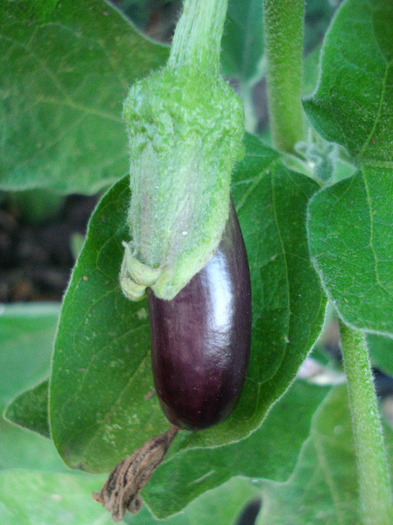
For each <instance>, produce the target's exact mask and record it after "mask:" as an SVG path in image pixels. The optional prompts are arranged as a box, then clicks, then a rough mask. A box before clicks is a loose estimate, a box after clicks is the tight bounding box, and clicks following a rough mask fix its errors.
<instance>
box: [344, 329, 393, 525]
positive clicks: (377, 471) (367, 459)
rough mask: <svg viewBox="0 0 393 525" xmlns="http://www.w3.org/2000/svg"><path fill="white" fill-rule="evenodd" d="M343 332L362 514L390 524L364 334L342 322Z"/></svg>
mask: <svg viewBox="0 0 393 525" xmlns="http://www.w3.org/2000/svg"><path fill="white" fill-rule="evenodd" d="M340 334H341V346H342V353H343V359H344V366H345V372H346V375H347V379H348V391H349V400H350V407H351V413H352V428H353V433H354V437H355V448H356V456H357V463H358V475H359V487H360V503H361V515H362V518H363V521H364V523H366V524H367V525H377V524H378V525H389V524H391V523H393V508H392V499H391V488H390V479H389V471H388V465H387V461H386V455H385V449H384V443H383V434H382V426H381V421H380V418H379V412H378V406H377V398H376V394H375V389H374V382H373V376H372V371H371V365H370V360H369V357H368V351H367V347H366V345H365V342H364V335H363V333H362V332H359V331H357V330H354V329H353V328H350V327H348V326H347V325H345V324H344V323H343V322H342V321H340Z"/></svg>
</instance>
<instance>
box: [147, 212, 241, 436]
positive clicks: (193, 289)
mask: <svg viewBox="0 0 393 525" xmlns="http://www.w3.org/2000/svg"><path fill="white" fill-rule="evenodd" d="M148 304H149V311H150V325H151V340H152V341H151V342H152V365H153V375H154V384H155V388H156V391H157V394H158V397H159V399H160V403H161V407H162V409H163V411H164V413H165V415H166V416H167V418H168V419H169V421H170V422H171V423H173V424H174V425H176V426H178V427H179V428H183V429H188V430H200V429H203V428H206V427H210V426H211V425H214V424H216V423H218V422H219V421H222V420H223V419H225V418H226V417H227V416H228V415H229V414H230V412H231V411H232V410H233V408H234V407H235V405H236V403H237V401H238V399H239V396H240V393H241V390H242V387H243V384H244V380H245V377H246V373H247V366H248V360H249V350H250V339H251V285H250V273H249V268H248V261H247V253H246V249H245V246H244V241H243V237H242V233H241V230H240V225H239V221H238V219H237V216H236V212H235V209H234V207H233V204H232V203H231V206H230V213H229V218H228V220H227V223H226V226H225V231H224V233H223V237H222V239H221V242H220V244H219V246H218V248H217V250H216V252H215V254H214V256H213V258H212V259H211V260H210V262H209V263H208V264H207V265H206V266H205V267H204V268H203V269H202V270H201V271H200V272H199V273H197V274H196V275H195V276H194V277H193V278H192V280H191V281H190V282H189V283H188V284H187V285H186V286H185V287H184V288H183V289H182V290H181V291H180V292H179V293H178V295H177V296H176V297H175V298H174V299H172V300H171V301H165V300H163V299H158V298H157V297H156V296H155V295H154V293H153V292H152V291H151V290H149V291H148Z"/></svg>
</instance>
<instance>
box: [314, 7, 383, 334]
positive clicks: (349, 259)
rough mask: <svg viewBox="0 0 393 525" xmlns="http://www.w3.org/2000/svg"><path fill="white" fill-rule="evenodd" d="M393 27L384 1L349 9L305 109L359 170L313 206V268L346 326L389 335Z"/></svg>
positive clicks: (328, 45) (339, 20) (334, 29)
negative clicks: (392, 54) (391, 49)
mask: <svg viewBox="0 0 393 525" xmlns="http://www.w3.org/2000/svg"><path fill="white" fill-rule="evenodd" d="M348 19H351V20H352V21H353V22H352V23H351V24H350V25H349V27H348V23H347V21H348ZM344 26H345V27H346V30H345V31H344V30H343V28H344ZM392 26H393V9H392V8H391V4H390V3H388V2H386V1H385V0H379V1H377V2H374V3H370V2H367V1H361V2H353V1H352V0H348V1H347V2H345V3H344V4H343V5H342V7H341V8H340V10H339V12H338V14H337V16H336V18H335V20H334V22H333V24H332V26H331V28H330V30H329V33H328V35H327V37H326V40H325V43H324V47H323V54H322V63H321V67H322V72H321V76H320V80H319V84H318V87H317V90H316V92H315V93H314V94H313V95H312V96H311V97H310V98H308V99H306V100H305V102H304V107H305V109H306V111H307V113H308V115H309V117H310V119H311V121H312V123H313V124H314V125H315V126H316V127H317V129H318V131H319V132H320V133H321V134H322V135H323V136H325V137H326V138H327V139H329V140H333V141H335V142H339V143H340V144H342V145H343V146H345V148H346V149H347V151H348V153H349V154H351V155H352V156H353V157H354V158H355V159H356V161H357V163H358V164H359V169H358V171H357V172H356V174H355V175H354V176H353V177H352V178H351V179H348V180H344V181H342V182H340V183H338V184H336V185H334V186H331V187H327V188H324V189H323V190H321V191H320V192H319V193H318V194H317V195H315V196H314V198H313V199H312V200H311V202H310V206H309V220H308V229H309V243H310V251H311V254H312V256H313V259H314V264H315V267H316V269H317V270H318V273H319V275H320V277H321V280H322V282H323V285H324V288H325V290H326V292H327V294H328V296H329V298H330V300H331V301H332V303H333V304H334V305H335V307H336V308H337V310H338V312H339V314H340V316H341V317H342V318H343V319H344V320H345V321H346V322H347V323H349V324H351V325H352V326H354V327H356V328H359V329H362V330H366V331H371V332H379V333H383V334H390V335H391V334H392V333H393V323H392V318H391V312H392V307H393V298H392V297H393V293H392V292H393V289H392V279H393V255H392V253H393V251H392V248H393V245H392V241H391V235H390V232H391V229H392V226H393V215H392V206H391V202H392V198H393V186H392V180H393V179H392V174H393V173H392V167H393V165H392V162H391V161H392V158H391V152H392V142H391V141H392V132H393V113H392V107H393V91H392V90H391V80H389V79H390V76H391V73H392V69H391V57H390V55H389V51H388V44H387V42H390V45H393V33H392V31H391V27H392ZM359 32H361V34H362V35H363V36H362V38H361V39H360V40H359V39H358V35H359ZM355 42H358V45H355ZM338 50H339V52H338Z"/></svg>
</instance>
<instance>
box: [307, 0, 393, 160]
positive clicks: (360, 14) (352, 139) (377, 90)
mask: <svg viewBox="0 0 393 525" xmlns="http://www.w3.org/2000/svg"><path fill="white" fill-rule="evenodd" d="M349 20H350V23H349V22H348V21H349ZM392 27H393V5H392V3H391V2H390V0H377V1H375V2H370V1H369V0H347V1H346V2H344V3H343V5H342V6H341V8H340V10H339V12H338V13H337V16H336V17H335V19H334V22H333V24H332V26H331V27H330V30H329V32H328V34H327V35H326V38H325V42H324V45H323V49H322V62H321V72H322V74H321V76H320V80H319V84H318V87H317V90H316V92H315V93H314V94H313V95H312V96H311V97H309V98H306V99H305V100H304V103H303V104H304V109H305V110H306V112H307V115H308V117H309V119H310V120H311V123H312V124H313V125H314V126H315V128H316V129H317V131H318V132H319V133H321V135H322V136H323V137H325V138H326V139H327V140H329V141H332V142H337V143H339V144H342V145H343V146H345V148H346V149H347V150H348V153H350V154H351V155H352V156H353V157H354V158H355V159H356V160H357V162H362V163H367V164H372V165H381V163H383V165H384V166H386V167H387V168H388V167H389V168H390V169H391V167H392V164H391V163H392V160H393V159H392V152H393V138H392V129H393V104H392V100H393V82H392V80H393V68H392V51H391V50H392V43H393V31H392ZM360 35H361V36H360Z"/></svg>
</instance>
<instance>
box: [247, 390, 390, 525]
mask: <svg viewBox="0 0 393 525" xmlns="http://www.w3.org/2000/svg"><path fill="white" fill-rule="evenodd" d="M384 430H385V447H386V449H387V456H388V460H389V464H390V470H391V472H393V470H392V467H393V433H392V430H391V429H390V428H388V427H387V426H385V428H384ZM261 485H262V500H263V503H264V504H263V506H262V510H261V513H260V515H259V519H258V521H257V522H258V524H259V525H262V524H266V525H270V524H272V523H274V524H275V525H287V524H291V525H304V524H305V523H312V524H315V525H318V524H321V525H325V524H332V525H333V524H343V525H344V524H350V523H351V524H352V523H360V522H361V520H360V516H359V504H360V502H359V499H358V492H359V489H358V485H357V468H356V455H355V450H354V445H353V435H352V429H351V413H350V410H349V406H348V397H347V389H346V386H345V385H342V386H340V387H336V388H334V389H333V390H332V391H331V393H330V394H329V395H328V396H327V397H326V399H325V401H324V402H323V403H322V404H321V406H320V408H319V409H318V411H317V412H316V414H315V416H314V418H313V422H312V427H311V435H310V438H309V439H308V440H307V441H306V443H305V444H304V447H303V449H302V453H301V454H300V456H299V461H298V464H297V466H296V469H295V471H294V473H293V475H292V476H291V478H290V479H289V480H288V481H287V482H286V483H272V482H271V481H263V482H262V483H261ZM376 523H378V516H377V517H376Z"/></svg>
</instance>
